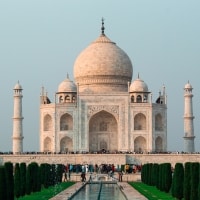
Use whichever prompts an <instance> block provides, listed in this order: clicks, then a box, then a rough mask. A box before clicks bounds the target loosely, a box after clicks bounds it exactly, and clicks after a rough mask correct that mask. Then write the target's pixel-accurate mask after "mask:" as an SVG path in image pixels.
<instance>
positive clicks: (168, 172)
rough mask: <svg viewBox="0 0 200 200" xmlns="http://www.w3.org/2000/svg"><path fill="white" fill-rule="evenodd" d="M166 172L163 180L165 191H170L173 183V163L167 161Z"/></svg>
mask: <svg viewBox="0 0 200 200" xmlns="http://www.w3.org/2000/svg"><path fill="white" fill-rule="evenodd" d="M163 167H164V174H163V180H164V185H163V189H164V191H165V192H169V191H170V188H171V184H172V169H171V164H170V163H165V164H164V166H163Z"/></svg>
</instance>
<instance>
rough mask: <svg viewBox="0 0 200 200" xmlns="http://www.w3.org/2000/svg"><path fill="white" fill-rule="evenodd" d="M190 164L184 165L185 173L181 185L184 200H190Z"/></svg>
mask: <svg viewBox="0 0 200 200" xmlns="http://www.w3.org/2000/svg"><path fill="white" fill-rule="evenodd" d="M190 167H191V163H190V162H186V163H185V172H184V184H183V197H184V199H185V200H190V192H191V185H190V184H191V183H190V181H191V170H190Z"/></svg>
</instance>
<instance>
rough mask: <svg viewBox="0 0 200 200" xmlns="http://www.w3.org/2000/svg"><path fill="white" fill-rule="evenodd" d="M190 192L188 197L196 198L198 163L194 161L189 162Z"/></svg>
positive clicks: (194, 199)
mask: <svg viewBox="0 0 200 200" xmlns="http://www.w3.org/2000/svg"><path fill="white" fill-rule="evenodd" d="M190 170H191V192H190V199H191V200H197V199H198V184H199V163H197V162H195V163H192V164H191V169H190Z"/></svg>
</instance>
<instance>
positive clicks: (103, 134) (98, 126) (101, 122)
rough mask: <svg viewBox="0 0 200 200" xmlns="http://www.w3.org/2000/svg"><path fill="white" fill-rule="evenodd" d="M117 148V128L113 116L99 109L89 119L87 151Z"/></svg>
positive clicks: (115, 149)
mask: <svg viewBox="0 0 200 200" xmlns="http://www.w3.org/2000/svg"><path fill="white" fill-rule="evenodd" d="M102 149H105V150H107V151H110V152H112V151H117V150H118V128H117V120H116V119H115V117H114V116H113V115H112V114H110V113H108V112H106V111H100V112H98V113H96V114H95V115H93V116H92V117H91V119H90V121H89V151H91V152H96V151H100V150H102Z"/></svg>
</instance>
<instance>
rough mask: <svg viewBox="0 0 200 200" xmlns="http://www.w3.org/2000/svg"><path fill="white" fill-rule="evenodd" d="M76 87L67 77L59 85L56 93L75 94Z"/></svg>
mask: <svg viewBox="0 0 200 200" xmlns="http://www.w3.org/2000/svg"><path fill="white" fill-rule="evenodd" d="M76 91H77V89H76V85H75V84H74V82H73V81H71V80H70V79H69V77H68V76H67V78H66V79H65V80H64V81H62V82H61V83H60V85H59V86H58V92H59V93H60V92H76Z"/></svg>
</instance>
